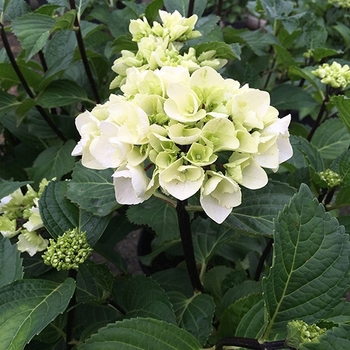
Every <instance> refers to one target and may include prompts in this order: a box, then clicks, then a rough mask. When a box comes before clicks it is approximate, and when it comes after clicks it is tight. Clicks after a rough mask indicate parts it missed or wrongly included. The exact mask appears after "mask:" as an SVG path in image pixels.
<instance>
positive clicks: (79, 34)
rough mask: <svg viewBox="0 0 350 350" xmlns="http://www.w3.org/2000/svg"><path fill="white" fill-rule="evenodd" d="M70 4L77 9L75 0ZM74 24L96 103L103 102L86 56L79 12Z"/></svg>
mask: <svg viewBox="0 0 350 350" xmlns="http://www.w3.org/2000/svg"><path fill="white" fill-rule="evenodd" d="M69 4H70V8H71V9H72V10H76V7H75V2H74V0H69ZM74 26H75V28H76V30H75V36H76V38H77V43H78V48H79V52H80V56H81V59H82V61H83V65H84V68H85V72H86V75H87V78H88V80H89V83H90V86H91V89H92V93H93V94H94V98H95V100H96V103H101V100H100V96H99V93H98V91H97V87H96V84H95V80H94V78H93V76H92V72H91V69H90V65H89V61H88V59H87V56H86V51H85V45H84V40H83V35H82V34H81V29H80V24H79V20H78V14H76V16H75V19H74Z"/></svg>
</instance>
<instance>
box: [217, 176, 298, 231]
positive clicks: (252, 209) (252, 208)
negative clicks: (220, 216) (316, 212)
mask: <svg viewBox="0 0 350 350" xmlns="http://www.w3.org/2000/svg"><path fill="white" fill-rule="evenodd" d="M294 193H295V190H294V189H293V188H292V187H289V186H288V185H287V184H284V183H279V182H275V181H270V182H269V183H268V184H267V185H266V186H265V187H264V188H262V189H260V190H254V191H251V190H247V189H244V188H242V199H243V200H242V204H241V205H240V206H239V207H237V208H234V209H233V210H232V213H231V214H230V215H229V216H228V218H227V219H226V220H225V222H224V224H223V225H228V226H229V227H231V228H232V229H234V230H237V232H241V233H246V234H254V235H255V234H261V235H265V236H272V232H273V220H274V218H275V217H276V215H277V214H278V212H279V211H280V210H282V208H283V206H284V205H285V204H287V203H288V202H289V200H290V198H291V197H292V195H293V194H294Z"/></svg>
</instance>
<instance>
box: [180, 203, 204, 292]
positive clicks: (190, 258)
mask: <svg viewBox="0 0 350 350" xmlns="http://www.w3.org/2000/svg"><path fill="white" fill-rule="evenodd" d="M176 213H177V220H178V223H179V230H180V237H181V243H182V249H183V251H184V255H185V261H186V266H187V271H188V274H189V277H190V280H191V283H192V287H193V290H194V291H195V292H197V291H200V292H203V290H204V289H203V286H202V283H201V281H200V279H199V274H198V270H197V264H196V259H195V256H194V249H193V241H192V232H191V221H190V216H189V214H188V212H187V210H186V201H181V200H178V201H177V205H176Z"/></svg>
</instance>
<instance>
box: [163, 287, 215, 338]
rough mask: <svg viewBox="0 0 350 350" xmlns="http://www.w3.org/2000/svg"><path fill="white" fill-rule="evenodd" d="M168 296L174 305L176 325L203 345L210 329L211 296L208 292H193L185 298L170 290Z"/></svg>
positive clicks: (212, 307) (212, 309)
mask: <svg viewBox="0 0 350 350" xmlns="http://www.w3.org/2000/svg"><path fill="white" fill-rule="evenodd" d="M168 296H169V298H170V301H171V302H172V304H173V306H174V311H175V315H176V322H177V324H178V326H179V327H181V328H183V329H185V330H186V331H187V332H189V333H191V334H192V335H193V336H194V337H195V338H196V339H197V340H198V341H199V342H200V343H201V344H202V345H204V344H205V343H206V341H207V339H208V337H209V335H210V333H211V330H212V320H213V316H214V310H215V304H214V301H213V298H212V297H211V296H210V295H209V294H195V295H193V296H192V297H191V298H187V297H186V296H185V295H184V294H182V293H180V292H170V293H168Z"/></svg>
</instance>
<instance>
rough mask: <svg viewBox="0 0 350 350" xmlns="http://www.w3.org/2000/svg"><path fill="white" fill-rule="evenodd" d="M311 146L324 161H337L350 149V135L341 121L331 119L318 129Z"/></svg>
mask: <svg viewBox="0 0 350 350" xmlns="http://www.w3.org/2000/svg"><path fill="white" fill-rule="evenodd" d="M311 144H312V145H314V146H315V147H316V148H317V151H318V152H319V153H320V155H321V157H323V158H324V159H335V158H337V157H338V156H340V155H341V154H342V153H343V152H345V151H346V150H347V149H348V147H349V144H350V134H349V131H348V130H347V129H346V128H345V125H344V123H343V122H342V121H341V120H340V119H335V118H333V119H329V120H326V121H325V122H324V123H323V124H322V125H320V126H319V127H318V128H317V130H316V132H315V134H314V135H313V137H312V139H311Z"/></svg>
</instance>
